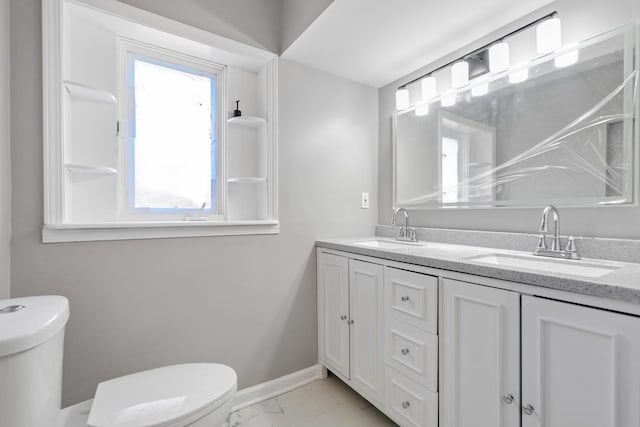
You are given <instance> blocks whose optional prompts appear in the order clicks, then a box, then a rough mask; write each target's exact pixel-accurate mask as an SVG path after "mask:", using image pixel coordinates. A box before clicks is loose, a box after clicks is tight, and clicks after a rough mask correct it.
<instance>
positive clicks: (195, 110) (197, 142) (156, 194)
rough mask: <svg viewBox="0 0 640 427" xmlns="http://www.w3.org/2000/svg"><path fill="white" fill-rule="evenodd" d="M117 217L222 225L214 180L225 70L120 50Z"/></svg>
mask: <svg viewBox="0 0 640 427" xmlns="http://www.w3.org/2000/svg"><path fill="white" fill-rule="evenodd" d="M121 56H123V60H122V61H121V62H123V63H126V64H127V66H126V70H122V77H121V78H122V82H123V84H121V85H120V88H121V91H122V92H123V93H121V94H120V97H119V98H121V99H127V101H128V102H126V103H123V104H122V106H121V109H122V111H121V113H120V116H121V117H122V118H123V119H124V123H123V124H122V128H123V129H122V130H123V131H125V132H126V137H125V138H121V139H120V144H121V148H120V151H121V152H122V153H123V154H122V155H121V156H120V157H121V161H120V168H121V170H123V171H124V173H122V174H121V175H120V180H121V182H120V188H121V192H120V194H121V197H122V198H123V200H121V203H120V206H121V211H120V213H119V215H120V217H121V218H127V219H130V220H134V221H136V220H137V221H140V220H160V219H163V220H171V219H175V220H183V219H184V220H198V221H203V220H209V219H211V218H217V219H222V218H223V215H221V214H222V213H223V206H221V204H220V203H218V200H217V195H218V193H219V192H221V191H222V189H220V188H219V187H220V186H221V183H222V181H223V180H222V179H219V177H218V171H219V169H220V168H219V167H218V164H219V161H220V158H221V156H220V148H222V147H221V144H220V142H221V141H220V137H219V133H220V132H219V130H218V123H219V122H220V121H221V120H222V118H223V117H224V115H223V114H220V110H222V111H224V107H223V106H219V96H218V93H219V92H220V90H221V89H222V90H224V83H225V82H224V78H225V73H224V68H223V67H222V66H219V65H217V64H212V63H206V62H202V61H200V62H198V63H194V62H193V61H187V60H186V59H184V58H181V57H179V56H178V55H177V54H174V53H172V52H167V51H165V50H161V49H160V48H157V47H156V48H150V47H145V48H142V47H140V46H138V45H136V44H132V43H130V42H126V41H125V42H123V43H122V46H121Z"/></svg>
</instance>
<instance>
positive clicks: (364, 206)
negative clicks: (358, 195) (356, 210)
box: [361, 193, 369, 209]
mask: <svg viewBox="0 0 640 427" xmlns="http://www.w3.org/2000/svg"><path fill="white" fill-rule="evenodd" d="M361 206H362V209H369V193H362V205H361Z"/></svg>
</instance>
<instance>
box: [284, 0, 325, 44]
mask: <svg viewBox="0 0 640 427" xmlns="http://www.w3.org/2000/svg"><path fill="white" fill-rule="evenodd" d="M331 3H333V0H304V1H300V0H282V30H281V31H282V38H281V44H280V51H281V52H284V51H285V50H287V48H288V47H289V46H291V44H292V43H293V42H294V41H296V39H297V38H298V37H299V36H300V35H301V34H302V33H303V32H304V31H305V30H306V29H307V28H308V27H309V25H311V24H312V23H313V21H315V20H316V18H317V17H318V16H320V15H321V14H322V12H324V11H325V9H326V8H327V7H329V5H331Z"/></svg>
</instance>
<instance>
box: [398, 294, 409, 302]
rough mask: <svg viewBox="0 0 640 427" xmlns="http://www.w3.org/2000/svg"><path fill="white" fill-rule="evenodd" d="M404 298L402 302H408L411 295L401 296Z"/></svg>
mask: <svg viewBox="0 0 640 427" xmlns="http://www.w3.org/2000/svg"><path fill="white" fill-rule="evenodd" d="M400 299H401V300H402V302H407V301H409V296H407V295H405V296H403V297H401V298H400Z"/></svg>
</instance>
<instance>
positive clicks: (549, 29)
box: [536, 18, 562, 54]
mask: <svg viewBox="0 0 640 427" xmlns="http://www.w3.org/2000/svg"><path fill="white" fill-rule="evenodd" d="M561 45H562V24H561V22H560V18H550V19H547V20H545V21H542V22H541V23H539V24H538V26H537V27H536V47H537V49H538V53H540V54H545V53H549V52H553V51H554V50H556V49H558V48H559V47H560V46H561Z"/></svg>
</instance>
